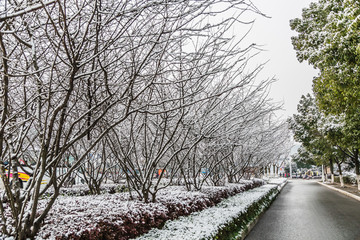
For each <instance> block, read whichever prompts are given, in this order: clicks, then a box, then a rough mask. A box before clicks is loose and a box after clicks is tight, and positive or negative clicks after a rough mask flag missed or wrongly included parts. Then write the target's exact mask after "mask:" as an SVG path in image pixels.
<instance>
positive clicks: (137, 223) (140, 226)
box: [39, 180, 264, 240]
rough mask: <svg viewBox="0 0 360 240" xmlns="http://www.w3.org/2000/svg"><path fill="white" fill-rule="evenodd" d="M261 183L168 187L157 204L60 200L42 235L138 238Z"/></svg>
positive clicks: (122, 196) (106, 198)
mask: <svg viewBox="0 0 360 240" xmlns="http://www.w3.org/2000/svg"><path fill="white" fill-rule="evenodd" d="M263 184H264V182H263V181H262V180H253V181H244V182H242V184H231V185H229V186H226V187H204V189H203V191H202V192H187V191H186V190H184V188H183V187H169V188H166V189H164V190H163V191H161V192H159V194H158V196H157V202H155V203H148V204H146V203H144V202H141V201H138V200H131V201H130V200H129V198H128V197H126V194H128V193H116V194H105V195H103V196H86V197H67V198H60V199H58V200H59V201H58V202H57V203H56V206H54V208H53V210H52V211H51V213H50V214H49V217H48V218H47V219H46V221H45V225H44V227H43V228H42V230H41V232H40V233H39V237H41V238H55V239H59V240H60V239H61V240H65V239H84V240H85V239H89V240H91V239H117V240H125V239H130V238H134V237H137V236H139V235H141V234H144V233H146V232H148V231H149V230H150V229H152V228H161V227H162V226H163V225H164V223H165V222H166V221H168V220H172V219H175V218H178V217H180V216H187V215H189V214H191V213H192V212H196V211H201V210H203V209H205V208H209V207H212V206H214V205H216V204H217V203H219V202H221V201H222V200H223V199H225V198H228V197H230V196H233V195H235V194H237V193H240V192H243V191H246V190H248V189H252V188H255V187H259V186H261V185H263Z"/></svg>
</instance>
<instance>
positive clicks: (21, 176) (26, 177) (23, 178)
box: [5, 170, 30, 188]
mask: <svg viewBox="0 0 360 240" xmlns="http://www.w3.org/2000/svg"><path fill="white" fill-rule="evenodd" d="M5 174H6V176H8V170H6V171H5ZM18 176H19V180H20V187H21V188H23V182H27V181H28V180H29V179H30V175H28V174H26V173H24V172H18ZM12 178H13V173H12V172H10V179H11V180H10V184H12Z"/></svg>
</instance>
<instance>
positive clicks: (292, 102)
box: [248, 0, 317, 117]
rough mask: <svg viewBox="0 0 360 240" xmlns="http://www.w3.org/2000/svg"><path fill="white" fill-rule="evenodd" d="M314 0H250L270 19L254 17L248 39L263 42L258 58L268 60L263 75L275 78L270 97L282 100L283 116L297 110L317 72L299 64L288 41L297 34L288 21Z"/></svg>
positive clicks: (299, 14) (258, 42)
mask: <svg viewBox="0 0 360 240" xmlns="http://www.w3.org/2000/svg"><path fill="white" fill-rule="evenodd" d="M313 1H314V0H252V2H253V3H254V4H255V5H256V6H257V7H258V8H259V10H261V11H262V12H263V13H265V14H266V15H268V16H270V17H271V18H264V17H259V16H257V17H256V21H255V24H254V26H253V29H252V31H251V33H250V35H249V36H248V37H249V39H251V41H253V42H255V43H257V44H261V45H264V46H263V48H265V49H266V50H267V51H265V52H262V53H261V54H260V56H259V57H258V59H257V60H260V61H266V60H269V62H268V64H267V65H266V66H265V69H264V70H263V72H262V74H263V76H267V77H273V76H275V78H276V79H277V80H278V81H277V82H276V83H274V84H273V86H272V88H271V93H270V96H271V97H272V98H273V99H274V100H275V101H283V102H284V108H285V111H282V112H281V113H280V114H279V115H283V116H284V117H287V116H292V114H294V113H296V112H297V110H296V107H297V104H298V102H299V100H300V97H301V95H303V94H306V93H309V92H311V91H312V79H313V77H314V76H316V75H317V71H316V70H315V69H313V67H312V66H310V65H308V64H307V62H304V63H299V62H298V61H297V59H296V53H295V51H294V50H293V47H292V44H291V36H294V35H296V32H294V31H292V30H291V29H290V26H289V20H290V19H293V18H296V17H301V12H302V11H301V10H302V9H303V8H304V7H308V6H309V4H310V2H313Z"/></svg>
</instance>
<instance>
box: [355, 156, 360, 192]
mask: <svg viewBox="0 0 360 240" xmlns="http://www.w3.org/2000/svg"><path fill="white" fill-rule="evenodd" d="M354 155H355V156H354V161H355V173H356V181H357V185H358V190H359V191H360V167H359V165H360V164H359V150H358V149H357V150H355V154H354Z"/></svg>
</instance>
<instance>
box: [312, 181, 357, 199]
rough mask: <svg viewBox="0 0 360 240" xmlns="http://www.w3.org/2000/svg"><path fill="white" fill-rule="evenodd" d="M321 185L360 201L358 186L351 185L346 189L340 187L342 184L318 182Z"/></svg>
mask: <svg viewBox="0 0 360 240" xmlns="http://www.w3.org/2000/svg"><path fill="white" fill-rule="evenodd" d="M318 183H319V184H321V185H323V186H325V187H328V188H330V189H332V190H335V191H337V192H340V193H342V194H344V195H346V196H349V197H351V198H354V199H356V200H358V201H360V192H359V190H358V188H357V185H350V184H345V187H343V188H342V187H340V183H336V182H335V183H330V182H324V183H323V182H321V181H320V182H318Z"/></svg>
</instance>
